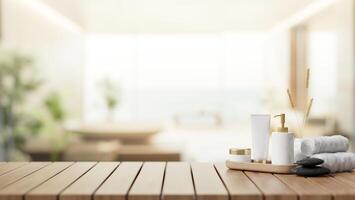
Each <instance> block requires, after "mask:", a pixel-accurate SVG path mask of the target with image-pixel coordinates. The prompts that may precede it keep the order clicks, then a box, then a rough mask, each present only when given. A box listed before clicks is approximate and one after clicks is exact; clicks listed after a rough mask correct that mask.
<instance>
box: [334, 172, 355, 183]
mask: <svg viewBox="0 0 355 200" xmlns="http://www.w3.org/2000/svg"><path fill="white" fill-rule="evenodd" d="M334 178H335V179H337V180H339V181H342V182H344V183H346V184H349V185H351V186H353V187H355V172H343V173H336V174H334Z"/></svg>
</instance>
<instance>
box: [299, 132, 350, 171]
mask: <svg viewBox="0 0 355 200" xmlns="http://www.w3.org/2000/svg"><path fill="white" fill-rule="evenodd" d="M294 148H295V149H294V150H295V151H294V153H295V162H296V161H299V160H302V159H305V158H308V157H311V158H319V159H322V160H324V163H323V164H322V166H323V167H326V168H328V169H330V171H331V172H332V173H334V172H345V171H352V170H353V169H355V154H354V153H351V152H347V151H348V149H349V140H348V139H347V138H346V137H344V136H341V135H334V136H317V137H308V138H300V139H299V138H296V139H295V144H294Z"/></svg>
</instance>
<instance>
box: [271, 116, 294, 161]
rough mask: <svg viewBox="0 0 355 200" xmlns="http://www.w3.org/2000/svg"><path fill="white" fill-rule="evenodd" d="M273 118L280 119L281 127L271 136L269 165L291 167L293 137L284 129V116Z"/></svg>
mask: <svg viewBox="0 0 355 200" xmlns="http://www.w3.org/2000/svg"><path fill="white" fill-rule="evenodd" d="M274 117H280V119H281V120H280V122H281V126H280V127H278V128H277V131H276V132H272V135H271V163H272V164H273V165H291V164H293V162H294V155H293V151H294V149H293V141H294V135H293V133H289V132H288V128H287V127H285V118H286V117H285V114H280V115H276V116H274Z"/></svg>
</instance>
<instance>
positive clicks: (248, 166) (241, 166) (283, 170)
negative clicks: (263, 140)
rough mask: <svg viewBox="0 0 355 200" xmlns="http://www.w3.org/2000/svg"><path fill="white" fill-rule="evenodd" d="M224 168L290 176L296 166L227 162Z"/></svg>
mask: <svg viewBox="0 0 355 200" xmlns="http://www.w3.org/2000/svg"><path fill="white" fill-rule="evenodd" d="M226 166H227V167H228V168H229V169H235V170H244V171H256V172H269V173H275V174H292V173H293V172H292V169H293V168H294V167H296V166H297V165H273V164H271V163H254V162H251V163H245V162H234V161H230V160H227V161H226Z"/></svg>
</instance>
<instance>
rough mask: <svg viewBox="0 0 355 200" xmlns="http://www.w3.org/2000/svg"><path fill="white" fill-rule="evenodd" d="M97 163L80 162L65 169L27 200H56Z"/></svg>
mask: <svg viewBox="0 0 355 200" xmlns="http://www.w3.org/2000/svg"><path fill="white" fill-rule="evenodd" d="M95 164H96V162H80V163H75V164H73V165H72V166H70V167H68V168H67V169H65V170H64V171H63V172H61V173H60V174H58V175H57V176H55V177H53V178H51V179H49V180H48V181H47V182H45V183H43V184H42V185H40V186H38V187H37V188H35V189H33V190H32V191H30V192H29V193H27V194H26V196H25V199H26V200H56V199H57V197H58V195H59V194H60V193H61V192H62V191H63V190H64V189H65V188H66V187H68V186H69V185H70V184H71V183H73V182H74V181H75V180H77V179H78V178H79V177H80V176H82V175H83V174H85V173H86V172H87V171H88V170H89V169H90V168H91V167H93V166H94V165H95Z"/></svg>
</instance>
